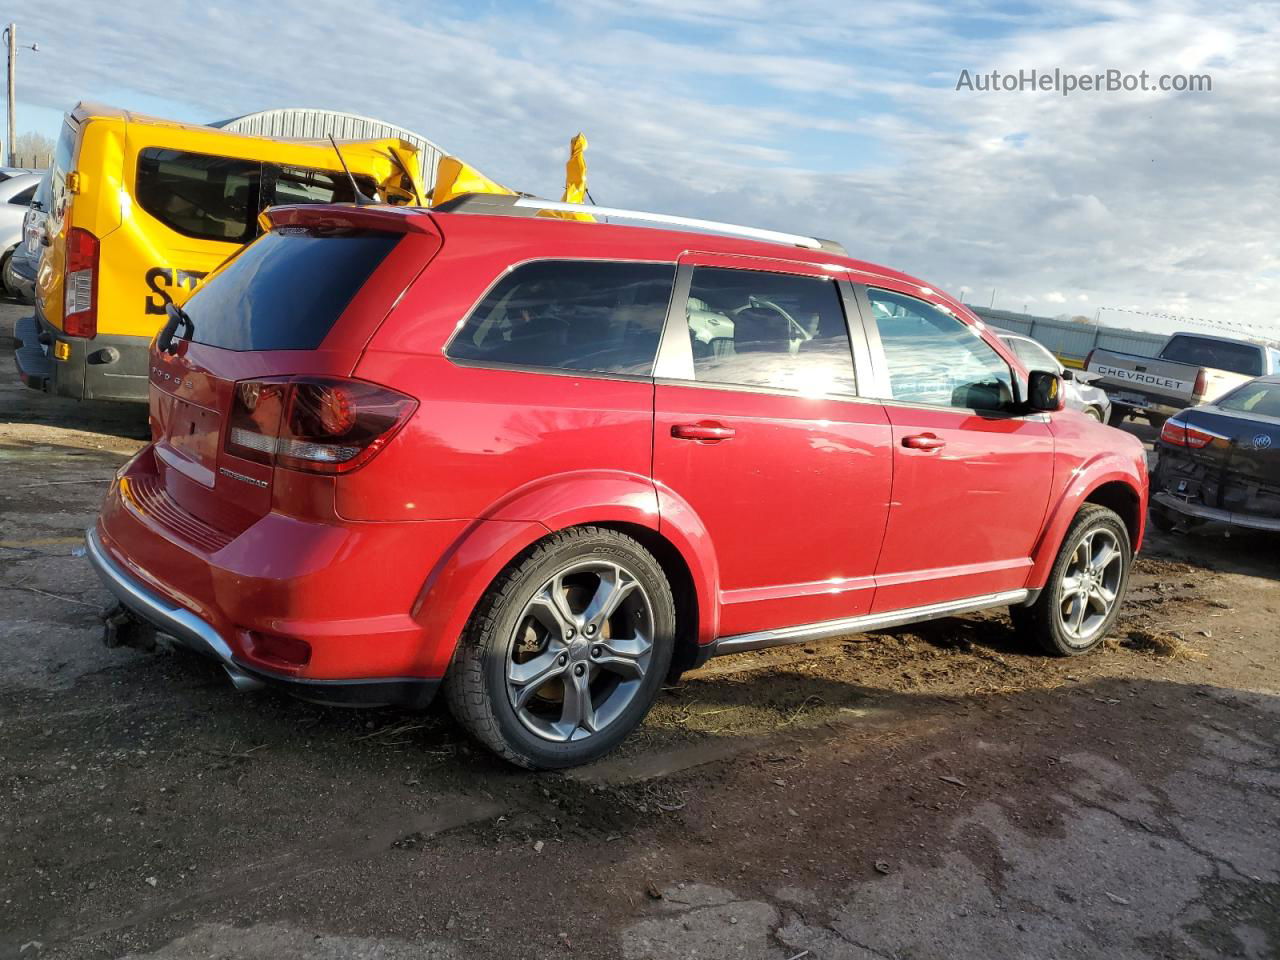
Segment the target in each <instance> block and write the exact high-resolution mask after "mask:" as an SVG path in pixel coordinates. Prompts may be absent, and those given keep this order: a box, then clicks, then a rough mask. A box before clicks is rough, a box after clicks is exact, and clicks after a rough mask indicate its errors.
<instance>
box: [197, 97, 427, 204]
mask: <svg viewBox="0 0 1280 960" xmlns="http://www.w3.org/2000/svg"><path fill="white" fill-rule="evenodd" d="M209 126H211V127H219V128H221V129H223V130H233V131H235V132H236V133H249V134H253V135H255V136H259V137H294V138H297V139H302V140H323V139H324V138H325V137H327V136H329V135H330V134H332V135H333V137H334V138H335V139H338V140H368V139H373V138H375V137H399V138H400V139H401V140H407V141H408V142H409V143H412V144H413V145H414V146H416V147H417V148H418V150H419V151H420V152H421V157H422V182H423V184H424V185H425V186H426V187H427V189H430V188H431V187H434V186H435V183H436V165H437V164H438V163H439V161H440V158H441V157H442V156H444V155H445V152H446V151H444V150H443V149H442V148H441V147H440V146H438V145H437V144H435V143H433V142H431V141H430V140H428V139H427V138H426V137H424V136H422V134H420V133H414V132H413V131H412V130H406V129H405V128H404V127H397V126H396V125H395V124H393V123H386V122H384V121H382V120H373V119H370V118H369V117H362V116H359V115H357V114H354V113H339V112H338V111H336V110H308V109H305V108H300V107H286V108H284V109H281V110H263V111H260V112H259V113H247V114H245V115H244V116H243V117H236V118H235V119H233V120H220V121H218V122H216V123H211V124H209Z"/></svg>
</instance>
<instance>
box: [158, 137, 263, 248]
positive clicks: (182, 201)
mask: <svg viewBox="0 0 1280 960" xmlns="http://www.w3.org/2000/svg"><path fill="white" fill-rule="evenodd" d="M261 167H262V165H261V164H259V163H258V162H257V161H254V160H240V159H237V158H235V157H218V156H214V155H212V154H207V153H187V152H185V151H182V150H162V149H158V148H154V147H148V148H147V149H145V150H142V151H141V152H140V153H139V154H138V183H137V188H136V191H135V192H136V195H137V198H138V205H139V206H141V207H142V209H143V210H145V211H147V213H149V214H151V216H153V217H155V218H156V219H157V220H159V221H160V222H161V223H163V224H164V225H165V226H166V227H169V228H170V229H171V230H176V231H177V232H178V233H180V234H182V235H183V236H187V237H195V238H196V239H199V240H221V241H223V242H231V243H245V242H247V241H248V240H250V239H252V238H253V235H254V234H255V233H256V232H257V217H258V210H259V203H258V191H259V182H260V180H261V176H262V169H261Z"/></svg>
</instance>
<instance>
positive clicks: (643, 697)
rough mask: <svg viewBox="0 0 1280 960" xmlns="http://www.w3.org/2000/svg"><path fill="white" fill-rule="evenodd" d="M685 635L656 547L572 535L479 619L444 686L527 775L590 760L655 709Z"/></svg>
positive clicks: (461, 714) (504, 578)
mask: <svg viewBox="0 0 1280 960" xmlns="http://www.w3.org/2000/svg"><path fill="white" fill-rule="evenodd" d="M675 630H676V612H675V603H674V602H673V600H672V597H671V587H670V584H669V583H668V582H667V578H666V576H665V574H664V573H663V571H662V567H661V566H660V565H659V564H658V562H657V560H655V559H654V558H653V555H652V554H651V553H649V551H648V550H646V549H645V548H644V547H643V546H641V545H640V544H639V543H638V542H636V541H635V540H634V539H632V538H631V537H628V536H626V535H625V534H622V533H618V532H617V531H615V530H608V529H602V528H599V527H575V528H573V529H570V530H563V531H561V532H559V533H556V534H553V535H552V536H550V537H548V538H547V539H545V540H543V541H541V542H540V543H539V544H538V545H537V546H536V547H534V548H533V549H532V550H531V551H530V552H528V553H527V554H526V555H525V556H524V557H523V558H522V559H520V560H517V561H516V562H514V563H513V564H512V565H511V566H509V567H508V568H507V569H506V570H505V571H504V572H503V573H502V574H501V575H500V576H499V577H498V579H497V580H496V581H495V582H494V584H493V586H492V587H490V589H489V592H488V593H487V594H486V595H485V597H484V599H482V600H481V602H480V604H479V606H478V607H477V609H476V611H475V613H474V614H472V617H471V621H470V623H469V624H468V626H467V629H466V632H465V634H464V636H463V639H462V641H461V643H460V644H459V646H458V651H457V654H456V655H455V657H454V662H453V664H452V666H451V667H450V668H449V674H448V676H447V678H446V681H445V696H446V698H447V702H448V704H449V709H450V711H451V712H452V713H453V715H454V717H455V718H456V719H457V720H458V722H459V723H461V724H462V726H463V727H465V728H466V729H467V731H468V732H469V733H471V735H472V736H474V737H475V738H476V739H477V740H479V741H480V742H481V743H483V744H484V745H485V746H487V747H489V748H490V749H491V750H493V751H494V752H495V753H497V754H498V755H500V756H502V757H504V758H506V759H507V760H509V761H511V762H512V763H515V764H518V765H519V766H522V767H527V768H529V769H532V770H546V769H555V768H562V767H571V766H576V765H578V764H582V763H587V762H589V761H591V760H594V759H596V758H597V757H600V756H603V755H604V754H606V753H608V752H609V751H610V750H612V749H613V748H614V747H616V746H617V745H618V744H619V743H621V742H622V740H623V739H624V738H625V737H626V736H627V734H629V733H630V732H631V731H632V730H634V729H635V728H636V727H637V726H638V725H639V724H640V722H641V721H642V720H643V719H644V716H645V714H646V713H648V712H649V708H650V707H651V706H652V705H653V702H654V700H655V699H656V698H657V695H658V690H659V688H660V687H661V685H662V682H663V680H664V678H665V677H666V675H667V671H668V669H669V668H670V665H671V655H672V650H673V646H674V640H675Z"/></svg>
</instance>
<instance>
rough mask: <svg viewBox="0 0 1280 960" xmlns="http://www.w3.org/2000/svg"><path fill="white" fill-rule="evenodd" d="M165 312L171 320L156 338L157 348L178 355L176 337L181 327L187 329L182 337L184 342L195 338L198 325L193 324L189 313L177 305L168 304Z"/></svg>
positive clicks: (165, 306)
mask: <svg viewBox="0 0 1280 960" xmlns="http://www.w3.org/2000/svg"><path fill="white" fill-rule="evenodd" d="M164 312H165V313H166V314H168V316H169V319H168V321H166V323H165V325H164V326H163V327H161V328H160V333H159V334H158V335H157V336H156V346H157V347H159V348H160V349H161V350H163V351H164V352H165V353H170V354H172V353H177V352H178V347H177V345H176V344H175V343H174V339H175V336H176V335H177V333H178V328H179V327H185V328H186V333H185V334H184V335H183V336H182V337H181V339H183V340H190V339H191V338H192V337H193V336H195V332H196V325H195V323H193V322H192V320H191V316H190V315H189V314H188V313H187V311H185V310H183V309H182V308H181V307H180V306H178V305H177V304H176V303H166V304H165V305H164Z"/></svg>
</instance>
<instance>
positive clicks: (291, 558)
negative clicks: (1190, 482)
mask: <svg viewBox="0 0 1280 960" xmlns="http://www.w3.org/2000/svg"><path fill="white" fill-rule="evenodd" d="M155 468H156V464H155V459H154V456H153V454H152V452H151V448H150V447H146V448H144V449H143V451H142V452H141V453H140V454H139V455H138V456H137V457H136V458H134V460H132V461H130V462H129V463H128V464H127V465H126V466H125V468H124V469H123V470H122V471H121V473H120V474H119V476H118V478H117V480H116V481H115V482H114V483H113V484H112V486H111V489H110V490H109V491H108V493H107V496H106V499H105V501H104V503H103V506H102V512H101V514H100V516H99V519H98V523H97V525H96V526H95V527H94V528H92V529H91V530H90V531H89V533H88V535H87V538H86V539H87V541H88V553H89V557H90V560H91V561H92V563H93V566H94V568H95V570H96V571H97V573H98V575H99V576H100V577H101V579H102V581H103V583H104V584H105V585H106V586H107V588H108V589H109V590H110V591H111V593H113V594H114V595H115V596H116V597H117V599H119V600H120V602H121V603H122V604H123V605H124V606H125V607H127V608H128V609H129V610H131V611H133V613H134V614H136V615H137V616H139V617H141V618H142V619H143V620H146V621H147V622H148V623H151V624H153V625H154V626H155V627H156V628H157V629H158V630H159V631H160V632H162V633H164V634H166V635H169V636H172V637H174V638H175V640H176V641H177V642H178V643H179V644H181V645H182V646H185V647H188V648H190V649H192V650H195V651H196V652H198V653H201V654H204V655H206V656H209V657H212V658H213V659H216V660H217V661H219V662H220V663H222V664H223V666H225V667H226V668H227V670H228V672H229V673H230V674H231V675H232V679H233V680H235V681H237V685H238V686H253V685H256V684H257V683H263V684H270V685H273V686H278V687H281V688H283V689H286V690H288V692H290V693H292V694H294V695H295V696H298V697H301V698H303V699H306V700H312V701H317V702H322V703H331V704H344V705H368V706H373V705H381V704H396V705H402V706H412V707H420V706H423V705H425V704H426V703H427V702H429V701H430V699H431V697H432V695H433V694H434V693H435V690H436V688H437V687H438V686H439V684H440V681H441V677H442V675H443V672H444V670H443V668H440V667H439V665H440V664H446V665H447V663H448V660H449V657H450V655H451V653H452V651H451V650H448V651H445V650H442V649H438V648H439V647H440V646H441V644H439V643H436V642H433V638H431V637H429V636H428V634H427V632H426V631H424V630H423V628H422V626H421V624H420V623H419V622H418V621H417V620H416V619H415V618H414V616H413V612H412V611H413V607H414V603H415V599H416V598H417V596H418V593H419V592H420V590H421V588H422V584H423V582H424V580H425V579H426V576H427V573H429V570H430V566H431V564H432V563H433V561H434V560H435V559H438V557H439V556H440V555H441V554H442V553H443V552H444V550H445V549H447V546H448V543H449V542H450V541H451V540H452V539H453V538H454V537H456V536H457V534H458V533H459V532H460V531H461V530H462V529H463V528H464V527H465V523H463V522H461V521H459V522H458V523H457V524H454V523H453V522H441V523H439V524H437V523H433V522H430V521H422V522H412V523H404V524H397V523H391V524H347V523H344V522H342V521H340V520H335V521H334V522H333V523H311V522H305V521H301V520H297V519H295V518H291V517H286V516H283V515H280V514H274V513H269V514H267V515H266V516H264V517H262V518H261V519H260V520H258V521H257V522H256V523H254V524H253V525H251V526H250V527H249V528H248V529H247V530H245V531H243V532H242V533H241V534H239V536H236V537H232V538H229V539H225V538H224V539H223V540H222V541H221V542H219V543H207V542H206V543H201V542H199V539H200V538H199V533H200V531H199V530H198V529H197V528H196V527H195V525H194V524H195V523H196V522H198V521H195V520H194V518H193V517H191V516H190V515H187V516H186V517H185V518H184V517H180V516H176V513H177V511H180V510H181V507H179V506H178V505H177V504H176V503H175V502H173V501H172V500H165V501H158V500H157V498H156V496H155V494H152V495H151V497H150V499H148V498H145V497H140V496H139V495H138V494H136V493H135V492H134V490H135V488H136V486H138V485H141V484H145V483H147V482H154V481H156V479H157V478H156V474H155ZM435 538H440V539H439V540H436V539H435ZM206 540H207V538H206ZM397 540H403V541H409V542H412V543H413V544H414V545H415V546H417V547H419V548H420V551H419V552H418V556H419V557H420V558H421V559H420V563H421V565H422V566H421V568H419V566H418V565H417V564H415V563H410V564H405V563H400V564H391V563H388V562H387V560H386V557H387V553H386V551H387V549H388V545H389V544H391V545H392V550H393V552H395V553H397V554H398V555H401V556H404V555H412V553H413V552H414V551H412V550H408V549H406V544H405V543H404V542H400V543H396V542H395V541H397ZM433 548H437V549H435V550H433ZM437 551H438V552H437ZM272 638H288V639H292V640H301V641H304V642H305V643H306V644H307V645H308V648H309V657H308V658H307V660H306V662H305V663H301V664H295V663H287V662H283V661H281V660H279V659H278V658H276V657H274V656H271V655H269V654H268V652H267V651H269V649H270V647H269V646H264V645H263V643H264V641H270V640H271V639H272Z"/></svg>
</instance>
